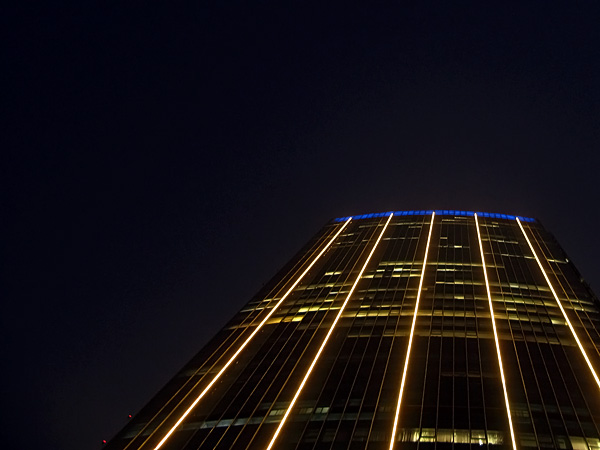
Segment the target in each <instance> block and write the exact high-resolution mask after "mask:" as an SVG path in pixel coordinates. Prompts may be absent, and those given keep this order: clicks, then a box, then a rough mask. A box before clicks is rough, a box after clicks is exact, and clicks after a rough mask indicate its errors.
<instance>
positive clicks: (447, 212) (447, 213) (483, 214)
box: [333, 209, 535, 222]
mask: <svg viewBox="0 0 600 450" xmlns="http://www.w3.org/2000/svg"><path fill="white" fill-rule="evenodd" d="M434 212H435V214H436V215H440V216H464V217H473V216H474V215H475V213H476V212H477V216H479V217H490V218H492V219H507V220H515V219H516V218H517V217H518V218H519V220H521V221H522V222H535V219H533V218H531V217H522V216H513V215H510V214H498V213H488V212H479V211H457V210H453V209H427V210H415V211H388V212H381V213H371V214H360V215H358V216H348V217H338V218H337V219H333V221H334V222H344V221H346V220H348V219H350V218H352V219H353V220H360V219H375V218H379V217H387V216H389V215H390V214H392V213H393V214H394V216H428V215H431V214H432V213H434Z"/></svg>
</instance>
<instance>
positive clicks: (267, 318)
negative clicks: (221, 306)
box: [154, 217, 352, 450]
mask: <svg viewBox="0 0 600 450" xmlns="http://www.w3.org/2000/svg"><path fill="white" fill-rule="evenodd" d="M351 220H352V218H351V217H350V218H349V219H348V220H346V222H345V223H344V225H343V226H342V227H341V228H340V229H339V230H338V232H337V233H336V234H335V236H333V238H331V240H330V241H329V242H328V243H327V245H326V246H325V247H323V250H321V251H320V252H319V254H318V255H317V256H316V257H315V259H314V260H313V261H312V262H311V263H310V265H309V266H308V267H307V268H306V270H305V271H304V272H302V274H301V275H300V276H299V277H298V279H297V280H296V281H295V282H294V284H293V285H292V287H290V288H289V290H288V291H287V292H286V293H285V294H284V295H283V297H281V299H280V300H279V301H278V302H277V304H276V305H275V306H274V307H273V309H271V311H270V312H269V314H267V315H266V316H265V318H264V319H263V320H262V322H261V323H260V324H259V325H258V326H257V327H256V329H255V330H254V331H253V332H252V334H251V335H250V336H248V339H246V340H245V341H244V343H243V344H242V345H240V348H238V349H237V351H236V352H235V353H234V354H233V356H232V357H231V358H230V359H229V361H227V363H226V364H225V365H224V366H223V368H221V370H220V371H219V373H217V374H216V375H215V377H214V378H213V379H212V381H211V382H210V383H208V385H207V386H206V387H205V388H204V390H203V391H202V392H201V393H200V395H198V397H196V400H194V402H193V403H192V404H191V406H190V407H189V408H188V409H187V410H186V411H185V412H184V413H183V414H182V415H181V417H180V418H179V420H177V422H176V423H175V425H173V427H172V428H171V429H170V430H169V431H168V432H167V434H166V435H165V437H164V438H162V440H161V441H160V442H159V443H158V445H157V446H156V447H154V450H158V449H159V448H160V447H162V446H163V444H164V443H165V442H166V441H167V439H169V437H170V436H171V434H173V432H174V431H175V430H176V429H177V427H178V426H179V425H181V422H183V421H184V420H185V418H186V417H187V416H188V414H189V413H190V412H191V411H192V409H194V407H195V406H196V405H197V404H198V402H199V401H200V399H202V397H204V395H205V394H206V393H207V392H208V391H209V389H210V388H211V387H212V386H213V385H214V384H215V383H216V381H217V380H218V379H219V378H220V377H221V375H223V373H224V372H225V370H227V368H228V367H229V366H230V365H231V363H232V362H233V361H234V360H235V358H237V357H238V355H239V354H240V353H241V352H242V350H243V349H244V347H246V345H248V343H249V342H250V341H251V340H252V338H253V337H254V336H255V335H256V333H258V332H259V331H260V329H261V328H262V327H263V325H264V324H265V323H266V322H267V320H269V318H270V317H271V316H272V315H273V313H275V311H276V310H277V308H279V306H280V305H281V304H282V303H283V301H284V300H285V299H286V298H287V297H288V296H289V295H290V294H291V293H292V291H293V290H294V288H295V287H296V286H297V285H298V283H300V281H301V280H302V278H304V276H305V275H306V274H307V273H308V271H309V270H310V269H311V268H312V266H314V265H315V263H316V262H317V261H318V260H319V258H320V257H321V256H323V254H324V253H325V252H326V251H327V249H328V248H329V247H330V246H331V244H333V242H334V241H335V240H336V239H337V237H338V236H339V235H340V233H341V232H342V231H343V230H344V228H346V226H347V225H348V224H349V223H350V221H351Z"/></svg>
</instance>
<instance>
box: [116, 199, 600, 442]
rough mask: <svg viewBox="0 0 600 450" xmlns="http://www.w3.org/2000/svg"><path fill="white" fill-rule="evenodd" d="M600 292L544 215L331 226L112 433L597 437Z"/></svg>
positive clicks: (181, 438)
mask: <svg viewBox="0 0 600 450" xmlns="http://www.w3.org/2000/svg"><path fill="white" fill-rule="evenodd" d="M599 371H600V303H599V301H598V299H597V298H596V297H595V296H594V295H593V293H592V292H591V290H590V289H589V288H588V286H587V285H586V284H585V282H584V281H583V280H582V278H581V276H580V275H579V273H578V272H577V270H576V269H575V267H574V266H573V264H572V263H571V262H570V261H569V259H568V257H567V256H566V254H565V253H564V251H563V250H562V249H561V247H560V246H559V245H558V243H557V242H556V240H555V239H554V238H553V237H552V235H551V234H550V233H549V232H548V231H546V230H545V229H544V228H543V227H542V225H541V224H540V223H539V221H537V220H535V219H531V218H526V217H517V216H511V215H505V214H492V213H474V212H470V211H449V210H439V211H438V210H436V211H399V212H393V213H391V212H387V213H379V214H366V215H361V216H354V217H344V218H340V219H335V220H332V221H331V222H329V223H328V224H327V225H325V226H324V227H323V229H322V230H321V231H319V232H318V233H317V235H316V236H315V237H314V238H313V239H311V240H310V242H309V243H308V244H307V245H306V246H305V248H304V249H302V250H301V251H300V252H299V253H298V255H296V257H295V258H293V259H292V260H291V261H290V262H289V263H288V264H287V266H286V267H285V268H284V269H283V270H281V271H280V273H279V274H278V275H276V276H275V277H274V278H273V280H272V281H271V282H270V283H269V284H268V285H267V286H265V287H264V288H263V290H262V291H261V292H260V293H259V294H258V295H256V296H255V297H254V298H252V300H250V302H249V303H247V304H246V306H244V308H243V309H242V310H241V311H239V312H238V313H237V314H236V315H235V316H234V317H233V319H232V320H231V321H230V322H229V323H228V324H227V325H226V326H225V327H224V328H223V329H222V330H221V331H220V332H219V333H218V334H217V335H216V336H215V337H214V338H213V339H212V341H210V342H209V344H208V345H206V346H205V347H204V348H203V349H202V350H201V351H200V353H198V355H196V356H195V357H194V358H193V359H192V361H190V363H189V364H187V365H186V366H185V367H184V368H183V369H182V370H181V371H180V372H179V373H178V374H177V375H176V376H175V377H174V378H173V379H172V380H171V381H170V382H169V383H168V384H167V385H166V386H165V387H164V388H163V389H162V390H161V391H160V392H159V393H158V395H156V397H155V398H154V399H152V400H151V401H150V403H149V404H148V405H147V406H146V407H145V408H143V409H142V411H141V412H140V413H139V414H137V415H136V416H135V417H134V418H133V419H132V420H131V421H130V422H129V424H128V425H127V426H126V427H125V428H124V429H123V430H122V431H121V432H120V433H119V434H118V435H117V436H116V437H115V438H114V439H113V440H112V441H111V442H110V443H109V444H108V445H107V447H106V448H107V449H110V450H113V449H121V450H122V449H130V450H138V449H149V450H156V449H165V450H167V449H168V450H180V449H216V448H218V449H272V448H282V449H297V450H308V449H340V450H341V449H386V450H387V449H389V450H393V449H412V448H420V449H432V448H437V449H445V448H457V449H460V448H470V447H475V448H481V447H486V448H493V449H494V448H512V449H517V448H518V449H525V448H558V449H571V448H573V449H600V379H599V378H598V377H599V373H600V372H599Z"/></svg>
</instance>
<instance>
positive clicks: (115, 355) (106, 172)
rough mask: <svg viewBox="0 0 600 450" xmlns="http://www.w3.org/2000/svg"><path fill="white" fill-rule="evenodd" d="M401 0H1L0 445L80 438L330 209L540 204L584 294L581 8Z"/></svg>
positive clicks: (102, 431) (514, 209) (599, 20)
mask: <svg viewBox="0 0 600 450" xmlns="http://www.w3.org/2000/svg"><path fill="white" fill-rule="evenodd" d="M20 3H24V2H20ZM40 3H41V2H40ZM84 3H87V4H86V5H85V6H83V4H84ZM367 3H368V4H367ZM395 5H396V6H394V7H390V6H389V5H385V6H384V5H383V4H376V3H374V2H365V5H364V6H356V5H352V6H350V5H348V4H346V5H344V6H342V5H339V6H336V7H334V6H332V4H331V3H330V6H327V7H325V6H323V4H319V3H314V4H313V3H310V4H309V3H307V2H267V1H255V2H243V3H240V2H235V1H234V2H227V1H221V2H208V1H207V2H195V5H192V6H190V5H183V4H179V3H175V2H164V4H163V3H161V4H158V2H155V3H154V4H149V3H148V2H134V1H132V2H116V1H104V2H99V3H94V2H74V1H73V2H71V3H69V2H67V3H62V5H61V6H60V7H59V6H56V5H54V4H53V3H52V2H50V3H49V4H47V5H36V4H35V2H33V3H30V4H28V5H27V6H23V5H21V6H14V7H12V8H13V9H12V10H5V11H4V13H3V14H2V16H3V17H2V19H0V20H1V22H2V23H1V25H2V27H1V28H2V31H1V36H2V40H1V42H2V44H1V46H2V59H3V61H4V64H3V69H2V74H1V75H0V77H1V79H2V88H3V89H2V91H3V95H2V105H3V110H4V113H5V114H4V119H3V121H2V125H3V126H2V129H3V131H2V133H1V134H2V140H3V141H4V144H3V145H2V149H3V152H2V153H3V157H2V161H3V163H2V165H1V167H2V181H3V185H4V189H2V196H1V201H2V210H3V214H2V216H3V219H2V224H3V230H4V233H3V239H2V248H1V254H2V255H3V258H2V272H1V273H2V276H3V279H4V282H3V283H2V285H3V287H4V288H5V289H4V291H5V294H4V295H3V299H2V305H3V309H2V314H1V315H0V317H1V319H0V320H1V323H0V326H1V332H2V343H1V347H0V348H1V350H2V354H1V357H2V378H3V383H2V384H1V389H2V392H1V396H2V408H1V411H2V418H1V420H2V429H3V431H2V433H1V434H2V436H3V437H2V443H1V444H0V445H1V446H2V447H3V448H10V449H41V448H43V449H47V450H54V449H57V450H81V449H92V450H94V449H100V448H101V440H102V439H110V438H111V437H112V436H113V435H114V434H115V433H116V432H117V431H118V430H119V429H120V428H121V427H122V426H124V425H125V423H126V421H127V416H128V414H135V413H136V412H137V411H139V409H140V408H141V407H142V406H143V405H144V404H145V402H147V401H148V400H149V399H150V398H151V397H152V396H153V395H154V394H155V393H156V392H157V391H158V390H159V389H160V388H161V387H162V386H163V385H164V384H165V383H166V382H167V381H168V380H169V378H170V377H171V376H172V375H174V374H175V372H176V371H178V370H179V369H180V368H181V367H182V366H183V365H184V364H185V363H186V362H187V360H188V359H190V358H191V357H192V356H193V355H194V354H195V353H196V352H197V351H198V350H199V349H200V348H201V347H202V345H203V344H204V343H205V342H206V341H207V340H208V339H209V338H210V337H211V336H212V335H213V334H214V333H215V332H216V330H218V329H219V328H220V327H221V326H223V324H224V323H225V322H226V321H227V320H228V319H229V318H230V317H231V316H232V315H233V314H234V313H235V312H236V311H237V310H238V309H239V308H240V307H241V306H242V305H243V304H244V303H245V302H247V301H248V300H249V299H250V297H251V296H252V295H253V294H255V293H256V291H257V290H258V289H259V288H260V287H261V286H262V285H263V284H264V283H265V282H266V281H267V280H268V279H269V278H270V277H272V276H273V275H274V274H275V273H276V271H277V270H278V269H279V268H280V267H281V266H282V265H283V264H284V263H285V262H286V261H287V260H288V259H290V258H291V256H292V255H293V254H294V253H295V252H296V251H298V250H299V249H300V247H301V246H302V245H303V244H304V243H305V242H306V241H307V240H308V239H309V238H310V237H311V236H312V235H313V234H314V233H316V232H317V231H318V229H319V228H320V227H321V226H322V225H323V224H324V223H326V222H327V221H328V220H329V219H330V218H332V217H339V216H347V215H352V214H360V213H367V212H379V211H388V210H402V209H429V208H448V209H469V210H476V211H489V212H503V213H512V214H520V215H524V216H532V217H537V218H539V219H540V220H541V221H542V222H543V224H544V225H545V226H546V227H547V228H548V229H550V230H551V231H552V232H553V233H554V234H555V236H556V237H557V239H558V240H559V241H560V242H561V244H562V245H563V247H564V248H565V250H566V251H567V252H568V253H569V256H570V258H571V259H572V260H573V261H574V262H575V264H576V265H577V266H578V268H579V269H580V271H581V272H582V274H583V276H584V278H585V279H586V280H587V281H588V282H589V283H590V284H591V285H592V288H594V289H595V290H596V292H598V291H600V268H599V265H598V263H597V262H596V258H597V256H598V254H600V242H599V241H598V238H597V236H598V233H597V227H598V223H600V212H599V209H598V207H599V204H598V203H599V202H598V198H599V194H600V188H599V184H598V170H599V167H600V164H599V163H600V155H599V150H600V26H598V24H600V5H599V4H598V2H589V3H584V2H563V3H555V4H554V3H552V2H515V4H512V5H506V4H505V2H497V3H496V4H492V3H490V2H474V3H473V4H470V3H467V2H449V1H444V2H439V3H437V4H436V3H435V2H430V3H427V4H425V3H423V2H400V4H398V3H396V4H395Z"/></svg>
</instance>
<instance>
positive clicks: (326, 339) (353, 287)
mask: <svg viewBox="0 0 600 450" xmlns="http://www.w3.org/2000/svg"><path fill="white" fill-rule="evenodd" d="M392 216H393V214H390V217H389V218H388V220H387V222H386V223H385V225H384V227H383V230H381V233H380V234H379V237H378V238H377V241H376V242H375V245H373V248H372V249H371V253H369V256H368V257H367V260H366V261H365V264H364V265H363V267H362V269H361V271H360V273H359V274H358V277H357V278H356V281H355V282H354V284H353V285H352V288H351V289H350V292H349V293H348V296H347V297H346V300H345V301H344V303H343V304H342V307H341V308H340V310H339V312H338V314H337V316H336V317H335V320H334V321H333V324H332V325H331V327H330V328H329V331H328V332H327V335H326V336H325V339H323V342H322V343H321V347H320V348H319V351H318V352H317V354H316V355H315V357H314V359H313V361H312V363H311V364H310V367H309V368H308V370H307V371H306V374H305V375H304V378H303V379H302V383H300V386H299V387H298V390H297V391H296V394H295V395H294V398H293V399H292V402H291V403H290V405H289V406H288V409H287V411H286V412H285V415H284V416H283V418H282V419H281V422H280V423H279V426H278V427H277V430H275V434H273V438H272V439H271V442H270V443H269V446H268V447H267V450H270V449H271V448H272V447H273V444H275V440H276V439H277V436H278V435H279V433H280V432H281V429H282V428H283V425H284V424H285V421H286V420H287V418H288V416H289V415H290V411H291V410H292V408H293V407H294V404H295V403H296V400H298V397H299V396H300V393H301V392H302V388H304V385H305V384H306V381H307V380H308V377H309V376H310V373H311V372H312V370H313V368H314V367H315V365H316V364H317V361H318V359H319V356H321V353H322V352H323V349H324V348H325V345H327V341H328V340H329V337H330V336H331V334H332V333H333V329H334V328H335V326H336V325H337V323H338V320H340V317H341V316H342V313H343V312H344V308H345V307H346V305H347V304H348V301H349V300H350V297H351V296H352V293H353V292H354V289H355V288H356V285H357V284H358V282H359V281H360V279H361V277H362V274H363V272H364V271H365V269H366V268H367V264H369V261H370V260H371V256H373V253H374V252H375V249H376V248H377V245H378V244H379V241H380V240H381V238H382V237H383V233H385V230H386V228H387V226H388V224H389V223H390V220H392Z"/></svg>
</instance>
